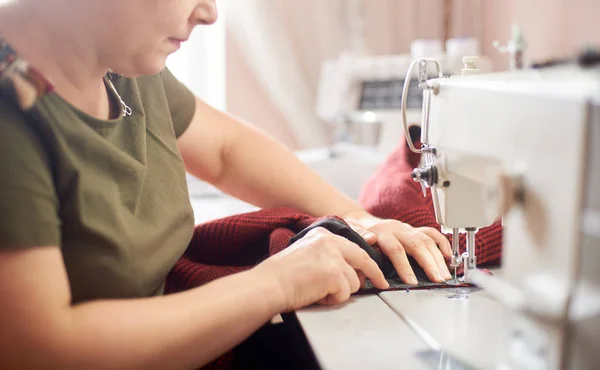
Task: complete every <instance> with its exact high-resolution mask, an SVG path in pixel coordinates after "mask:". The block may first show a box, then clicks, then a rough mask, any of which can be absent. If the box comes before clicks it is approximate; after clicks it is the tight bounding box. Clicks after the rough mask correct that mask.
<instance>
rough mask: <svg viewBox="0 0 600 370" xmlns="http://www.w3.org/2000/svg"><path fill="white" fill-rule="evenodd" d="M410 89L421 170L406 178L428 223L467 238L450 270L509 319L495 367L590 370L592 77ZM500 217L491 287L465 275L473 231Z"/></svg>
mask: <svg viewBox="0 0 600 370" xmlns="http://www.w3.org/2000/svg"><path fill="white" fill-rule="evenodd" d="M427 62H428V61H419V62H416V65H419V69H422V68H424V65H425V64H427ZM434 63H435V62H434ZM469 67H470V68H467V70H472V69H473V68H472V67H473V66H469ZM420 87H421V88H423V90H424V95H425V97H426V102H425V105H424V108H425V112H426V113H425V115H424V120H425V122H424V123H423V126H422V137H421V140H422V142H423V143H424V144H425V145H424V147H423V148H422V149H421V150H417V151H423V152H424V153H425V163H424V165H423V166H422V167H421V168H419V169H416V170H415V172H414V173H413V176H414V178H415V180H417V181H420V182H421V183H422V184H423V186H424V189H425V188H427V187H431V189H432V192H433V194H432V195H433V198H434V204H435V212H436V216H437V220H438V222H439V223H440V224H441V225H443V226H446V227H448V228H452V229H453V231H454V232H455V233H456V232H458V230H459V229H465V230H467V249H468V253H466V254H465V255H464V256H462V258H460V257H459V256H458V255H455V261H454V263H455V264H460V263H463V264H464V267H465V276H464V279H465V280H466V281H468V282H469V281H470V282H474V283H476V284H478V285H479V286H481V287H483V288H484V289H485V290H486V293H487V294H488V295H491V296H492V297H494V298H495V299H496V300H498V301H499V302H500V303H502V304H503V305H504V306H506V307H507V308H509V309H510V310H511V312H510V314H509V315H508V316H509V320H508V321H507V323H506V324H507V325H508V328H509V332H508V338H507V344H506V348H505V350H506V351H505V353H504V355H503V356H502V358H501V363H502V364H503V365H505V366H506V367H508V368H514V369H558V368H585V369H588V368H594V367H596V366H600V353H598V349H600V273H598V271H599V269H598V267H597V263H599V262H600V196H599V195H598V194H599V193H598V189H600V68H598V67H595V68H586V69H583V68H581V67H579V66H576V65H571V66H564V67H555V68H547V69H542V70H524V71H514V72H508V73H499V74H490V75H480V76H469V77H454V78H448V79H445V78H442V79H437V80H428V81H425V80H423V81H421V84H420ZM427 99H428V100H429V102H427ZM409 140H410V138H409ZM502 216H503V225H504V235H503V238H504V245H503V260H502V266H503V267H502V270H503V271H502V277H501V278H499V277H489V276H487V275H485V274H483V273H481V272H479V271H478V270H477V269H476V262H477V259H476V256H475V255H474V253H473V251H474V245H473V243H474V233H475V231H476V230H477V228H481V227H485V226H488V225H490V224H491V223H492V222H493V221H494V220H495V219H497V218H499V217H502ZM469 244H471V245H470V246H469ZM591 261H595V263H594V262H591ZM594 265H596V266H594Z"/></svg>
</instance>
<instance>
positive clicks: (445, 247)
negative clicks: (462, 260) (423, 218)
mask: <svg viewBox="0 0 600 370" xmlns="http://www.w3.org/2000/svg"><path fill="white" fill-rule="evenodd" d="M418 230H419V231H421V232H422V233H423V234H425V235H427V236H428V237H430V238H431V239H433V241H434V242H435V243H436V244H437V245H438V247H439V248H440V251H442V254H443V255H444V256H446V257H451V256H452V246H451V245H450V241H449V240H448V238H446V236H445V235H444V234H442V233H441V232H439V231H438V230H436V229H434V228H433V227H420V228H419V229H418Z"/></svg>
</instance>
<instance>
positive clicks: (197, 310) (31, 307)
mask: <svg viewBox="0 0 600 370" xmlns="http://www.w3.org/2000/svg"><path fill="white" fill-rule="evenodd" d="M278 289H280V288H279V287H278V286H277V282H273V281H270V280H269V279H265V278H263V277H259V276H257V274H256V273H254V272H253V270H251V271H248V272H243V273H240V274H236V275H233V276H230V277H226V278H223V279H219V280H217V281H215V282H212V283H210V284H207V285H205V286H203V287H201V288H196V289H193V290H190V291H187V292H184V293H179V294H174V295H169V296H163V297H154V298H143V299H130V300H113V301H110V300H106V301H94V302H89V303H84V304H79V305H74V306H73V305H71V303H70V300H71V297H70V292H69V283H68V279H67V275H66V272H65V268H64V265H63V260H62V256H61V252H60V249H59V248H58V247H36V248H31V249H27V250H14V251H1V252H0V299H1V301H0V368H2V369H14V368H19V369H139V368H144V369H195V368H198V367H200V366H201V365H203V364H205V363H207V362H209V361H210V360H211V359H213V358H216V357H218V355H219V354H221V353H223V352H225V351H226V350H227V349H228V348H231V347H233V346H235V345H236V344H237V343H239V342H240V341H242V340H243V339H244V338H245V337H247V336H248V335H249V334H251V333H252V332H253V331H254V330H256V329H257V328H259V327H260V326H261V325H262V324H264V323H265V322H267V321H268V320H269V319H270V318H271V317H272V316H273V315H274V314H276V313H278V312H280V311H281V310H282V309H283V308H284V303H282V302H280V301H281V299H280V294H278Z"/></svg>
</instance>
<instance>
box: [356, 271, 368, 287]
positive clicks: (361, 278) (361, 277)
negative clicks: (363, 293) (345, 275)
mask: <svg viewBox="0 0 600 370" xmlns="http://www.w3.org/2000/svg"><path fill="white" fill-rule="evenodd" d="M356 275H357V276H358V281H360V287H361V288H364V287H365V286H366V283H367V277H366V276H365V274H364V273H363V272H362V271H360V270H359V271H356Z"/></svg>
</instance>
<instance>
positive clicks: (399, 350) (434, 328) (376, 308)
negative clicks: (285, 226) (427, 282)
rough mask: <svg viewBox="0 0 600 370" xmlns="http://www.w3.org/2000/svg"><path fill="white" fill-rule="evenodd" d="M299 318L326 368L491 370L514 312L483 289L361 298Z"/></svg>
mask: <svg viewBox="0 0 600 370" xmlns="http://www.w3.org/2000/svg"><path fill="white" fill-rule="evenodd" d="M296 317H297V318H298V321H299V322H300V325H301V327H302V330H303V331H304V333H305V334H306V337H307V339H308V342H309V344H310V346H311V348H312V350H313V352H314V353H315V356H316V358H317V361H318V362H319V365H320V366H321V368H322V369H323V370H338V369H340V370H341V369H398V368H405V369H417V370H419V369H447V370H456V369H459V370H462V369H490V368H494V367H495V366H496V364H497V363H498V362H499V360H500V359H501V357H502V351H503V350H504V348H506V346H505V340H506V337H507V334H508V330H509V311H508V310H507V309H506V308H504V307H503V306H501V305H500V304H499V303H497V302H495V301H494V300H493V299H492V298H490V297H489V296H487V294H486V293H485V292H484V291H481V290H480V291H475V292H473V291H471V292H469V293H467V297H465V296H464V294H461V292H457V291H456V290H455V289H444V290H412V291H410V292H407V291H393V292H382V293H379V294H372V295H357V296H353V297H352V298H351V299H350V301H349V302H347V303H345V304H343V305H338V306H312V307H308V308H304V309H302V310H298V311H297V312H296Z"/></svg>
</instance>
